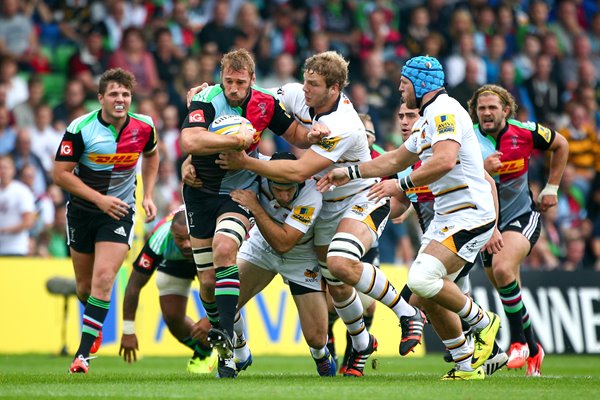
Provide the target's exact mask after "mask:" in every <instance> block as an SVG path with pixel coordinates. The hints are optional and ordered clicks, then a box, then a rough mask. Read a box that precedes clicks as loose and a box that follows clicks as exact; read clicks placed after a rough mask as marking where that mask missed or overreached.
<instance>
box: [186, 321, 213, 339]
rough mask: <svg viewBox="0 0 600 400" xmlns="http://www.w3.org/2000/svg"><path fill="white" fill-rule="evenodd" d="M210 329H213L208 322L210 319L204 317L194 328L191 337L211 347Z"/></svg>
mask: <svg viewBox="0 0 600 400" xmlns="http://www.w3.org/2000/svg"><path fill="white" fill-rule="evenodd" d="M210 328H212V325H211V324H210V322H209V321H208V318H206V317H204V318H202V319H200V320H199V321H198V322H196V323H195V324H194V326H193V327H192V334H191V336H192V337H193V338H194V339H198V340H199V341H200V342H202V343H203V344H204V345H207V346H209V343H208V331H209V329H210Z"/></svg>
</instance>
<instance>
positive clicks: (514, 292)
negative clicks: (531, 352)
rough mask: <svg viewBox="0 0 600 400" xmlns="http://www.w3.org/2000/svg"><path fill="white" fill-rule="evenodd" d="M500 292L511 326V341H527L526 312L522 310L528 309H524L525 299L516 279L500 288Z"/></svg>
mask: <svg viewBox="0 0 600 400" xmlns="http://www.w3.org/2000/svg"><path fill="white" fill-rule="evenodd" d="M498 293H499V294H500V300H501V301H502V308H504V312H505V313H506V317H507V318H508V322H509V326H510V342H511V343H515V342H519V343H525V342H526V339H525V334H524V333H523V328H524V315H525V314H523V313H522V312H523V311H525V312H526V310H524V306H523V300H522V299H521V288H520V287H519V284H518V283H517V281H516V280H514V281H512V282H511V283H509V284H508V285H506V286H503V287H501V288H498ZM528 320H529V318H528ZM536 347H537V346H536Z"/></svg>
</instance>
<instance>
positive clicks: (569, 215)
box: [556, 164, 592, 256]
mask: <svg viewBox="0 0 600 400" xmlns="http://www.w3.org/2000/svg"><path fill="white" fill-rule="evenodd" d="M576 171H577V170H576V168H575V166H573V165H572V164H567V167H566V168H565V172H564V173H563V177H562V180H561V182H560V188H559V192H558V203H557V205H556V208H557V215H556V223H557V224H558V227H559V229H560V234H561V238H562V239H563V241H564V240H566V241H568V240H569V239H580V238H584V239H587V238H588V237H589V236H590V233H591V228H592V227H591V224H590V221H589V220H588V219H587V209H586V200H585V194H584V192H583V191H582V190H581V188H580V187H579V186H578V185H576V184H575V182H576V180H577V172H576ZM567 255H568V249H567V250H566V251H565V256H567Z"/></svg>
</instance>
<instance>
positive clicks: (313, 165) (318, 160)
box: [216, 149, 332, 183]
mask: <svg viewBox="0 0 600 400" xmlns="http://www.w3.org/2000/svg"><path fill="white" fill-rule="evenodd" d="M219 158H220V159H219V160H217V161H216V163H217V164H219V165H220V166H221V168H224V169H231V170H238V169H247V170H250V171H252V172H254V173H256V174H258V175H260V176H264V177H265V178H267V179H270V180H272V181H275V182H281V183H289V182H296V183H302V182H304V181H305V180H307V179H310V178H311V177H312V176H313V175H314V174H316V173H318V172H320V171H322V170H324V169H325V168H327V167H329V166H330V165H331V164H332V161H331V160H330V159H328V158H326V157H323V156H321V155H319V154H317V153H316V152H314V151H312V150H311V149H308V150H307V151H305V152H304V154H302V157H300V158H299V159H298V160H259V159H256V158H253V157H249V156H248V155H247V154H245V152H243V151H242V152H237V153H229V154H220V155H219Z"/></svg>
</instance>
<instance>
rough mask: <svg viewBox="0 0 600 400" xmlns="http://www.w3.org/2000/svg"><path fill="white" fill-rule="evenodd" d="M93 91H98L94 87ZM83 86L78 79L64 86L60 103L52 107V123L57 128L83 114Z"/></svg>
mask: <svg viewBox="0 0 600 400" xmlns="http://www.w3.org/2000/svg"><path fill="white" fill-rule="evenodd" d="M94 92H95V93H98V88H97V87H96V90H95V91H94ZM84 102H85V87H84V85H83V83H82V82H81V81H80V80H78V79H72V80H70V81H68V82H67V85H66V86H65V95H64V100H63V102H62V103H60V104H58V105H57V106H56V107H54V110H53V113H52V114H53V115H52V121H53V122H52V123H53V124H54V126H55V127H56V129H58V130H63V129H64V128H66V127H67V122H68V121H71V120H73V119H75V118H77V117H78V116H80V115H83V114H85V112H86V110H85V106H84Z"/></svg>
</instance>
